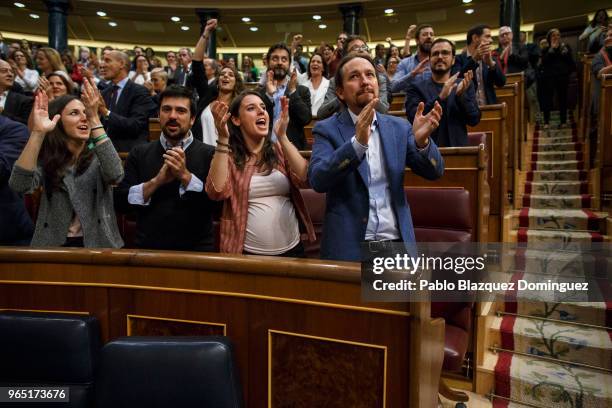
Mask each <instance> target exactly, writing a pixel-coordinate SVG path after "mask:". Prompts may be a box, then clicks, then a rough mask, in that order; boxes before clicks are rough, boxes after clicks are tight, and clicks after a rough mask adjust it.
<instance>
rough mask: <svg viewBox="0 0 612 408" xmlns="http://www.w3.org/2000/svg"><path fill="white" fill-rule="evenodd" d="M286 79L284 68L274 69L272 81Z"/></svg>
mask: <svg viewBox="0 0 612 408" xmlns="http://www.w3.org/2000/svg"><path fill="white" fill-rule="evenodd" d="M286 77H287V70H286V69H285V68H281V67H276V68H274V79H276V80H277V81H282V80H283V79H285V78H286Z"/></svg>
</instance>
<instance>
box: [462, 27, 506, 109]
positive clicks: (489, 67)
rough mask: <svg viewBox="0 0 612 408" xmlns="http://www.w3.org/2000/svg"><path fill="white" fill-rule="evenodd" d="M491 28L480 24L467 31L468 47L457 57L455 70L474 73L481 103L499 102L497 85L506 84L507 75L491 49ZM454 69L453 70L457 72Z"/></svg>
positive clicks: (477, 93)
mask: <svg viewBox="0 0 612 408" xmlns="http://www.w3.org/2000/svg"><path fill="white" fill-rule="evenodd" d="M491 44H492V40H491V28H490V27H489V26H488V25H486V24H479V25H477V26H474V27H472V28H470V29H469V31H468V32H467V47H466V48H465V50H464V51H463V52H462V53H461V54H459V55H457V57H456V58H455V66H456V68H455V71H456V70H459V71H460V73H465V72H467V71H468V70H471V71H472V72H473V73H474V85H475V86H476V97H477V99H478V104H479V105H493V104H495V103H497V96H496V95H495V87H496V86H497V87H502V86H504V85H505V84H506V76H505V75H504V73H503V72H502V70H501V68H500V64H499V62H498V61H497V60H496V58H495V56H494V55H493V53H492V51H491ZM455 71H453V72H455Z"/></svg>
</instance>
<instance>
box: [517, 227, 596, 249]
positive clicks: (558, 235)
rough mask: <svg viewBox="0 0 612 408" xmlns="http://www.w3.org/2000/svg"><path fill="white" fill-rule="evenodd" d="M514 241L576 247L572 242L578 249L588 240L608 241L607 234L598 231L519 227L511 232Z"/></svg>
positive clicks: (568, 247) (569, 247)
mask: <svg viewBox="0 0 612 408" xmlns="http://www.w3.org/2000/svg"><path fill="white" fill-rule="evenodd" d="M510 239H511V240H512V242H555V243H559V244H560V245H563V246H564V248H567V249H572V248H574V247H573V246H572V245H571V244H572V243H575V244H576V249H578V250H579V249H581V248H580V244H582V245H584V244H585V243H587V242H604V241H605V242H607V241H608V239H607V236H605V235H601V234H600V233H598V232H573V231H558V230H530V229H527V228H519V229H518V230H516V231H511V232H510Z"/></svg>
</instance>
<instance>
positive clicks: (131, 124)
mask: <svg viewBox="0 0 612 408" xmlns="http://www.w3.org/2000/svg"><path fill="white" fill-rule="evenodd" d="M112 92H113V87H112V86H109V87H107V88H106V89H104V90H103V91H102V97H103V98H104V102H106V106H110V98H111V94H112ZM154 109H155V104H154V103H153V101H152V100H151V96H150V95H149V91H148V90H147V88H145V87H144V86H141V85H136V84H135V83H133V82H132V81H128V82H127V83H126V84H125V87H124V88H123V90H122V91H121V95H120V97H119V100H118V101H117V107H116V108H115V110H114V111H112V112H111V114H110V116H109V117H108V119H106V118H102V124H103V125H104V128H105V129H106V133H107V134H108V137H109V138H110V139H111V141H112V142H113V144H114V145H115V149H117V151H118V152H129V151H130V150H132V147H134V146H136V145H139V144H142V143H146V142H147V139H148V136H149V117H151V116H152V114H153V111H154Z"/></svg>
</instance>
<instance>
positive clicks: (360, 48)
mask: <svg viewBox="0 0 612 408" xmlns="http://www.w3.org/2000/svg"><path fill="white" fill-rule="evenodd" d="M349 51H350V52H355V51H364V52H369V51H370V47H368V46H367V45H362V46H361V47H358V46H354V47H351V49H350V50H349Z"/></svg>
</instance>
